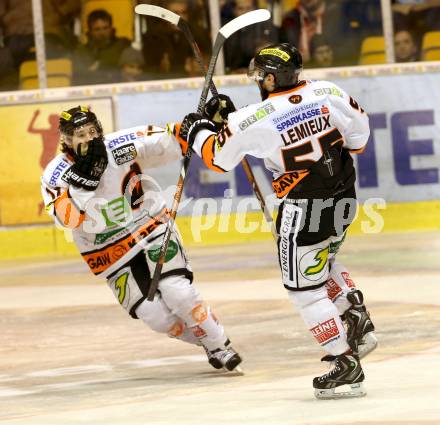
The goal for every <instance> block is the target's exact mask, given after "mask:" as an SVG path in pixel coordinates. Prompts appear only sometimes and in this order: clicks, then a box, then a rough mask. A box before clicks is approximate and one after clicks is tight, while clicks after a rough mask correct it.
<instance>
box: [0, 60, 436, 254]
mask: <svg viewBox="0 0 440 425" xmlns="http://www.w3.org/2000/svg"><path fill="white" fill-rule="evenodd" d="M304 77H306V78H319V79H328V80H331V81H334V82H335V83H336V84H338V85H339V86H340V87H341V88H343V89H345V90H346V91H347V92H348V93H350V95H351V96H353V97H354V98H355V99H356V100H357V101H358V102H359V103H360V104H361V105H362V106H363V107H364V109H365V110H366V111H367V112H368V114H369V117H370V124H371V128H372V134H371V137H370V141H369V143H368V145H367V149H366V150H365V152H364V153H363V154H362V155H359V156H357V158H356V161H357V169H358V181H357V191H358V196H359V199H360V200H361V202H364V201H367V202H371V201H372V202H373V203H374V207H373V209H374V210H375V211H376V212H377V213H379V214H380V215H381V216H382V219H383V221H384V226H383V229H382V230H383V231H411V230H435V229H438V228H440V223H439V222H440V221H439V220H438V218H437V217H438V216H439V211H440V202H439V201H438V199H440V173H439V164H440V136H439V134H440V133H439V131H438V130H439V123H440V106H439V105H438V102H437V99H439V98H440V73H439V65H438V63H420V64H417V65H403V66H398V65H393V66H383V65H382V66H374V67H355V68H336V69H329V70H324V71H322V70H320V71H318V70H312V71H308V72H305V75H304ZM216 83H217V85H218V86H219V87H221V91H222V92H224V93H226V94H229V95H230V96H231V97H232V99H233V100H234V102H235V104H236V106H237V107H240V106H244V105H246V104H249V103H253V102H257V101H258V90H257V89H256V87H254V86H253V85H251V84H249V82H248V81H247V79H246V78H245V77H243V76H229V77H222V78H220V79H218V80H216ZM201 84H202V79H185V80H168V81H154V82H148V83H142V84H122V85H114V86H90V87H72V88H66V89H49V90H47V91H44V92H41V91H30V92H11V93H9V94H8V93H6V94H5V93H2V94H0V121H1V122H2V123H3V124H2V134H1V135H0V137H1V139H2V140H1V143H2V146H4V147H5V155H3V156H2V158H0V170H1V171H0V173H1V175H2V179H1V180H0V226H4V227H3V229H5V230H6V231H2V232H1V233H0V243H1V245H2V246H5V247H6V249H5V250H2V254H1V255H2V257H3V258H11V257H15V256H16V255H20V254H24V253H26V255H28V254H29V255H38V253H40V255H46V254H49V253H55V252H56V253H60V254H66V253H69V252H74V249H73V247H71V246H70V244H68V243H66V242H65V240H64V238H60V237H59V236H56V232H55V231H54V230H53V229H52V228H51V227H37V228H30V227H26V228H25V229H23V228H22V227H21V226H23V225H26V226H27V225H35V224H40V225H42V224H45V223H48V222H49V219H48V217H47V216H46V214H45V212H44V210H42V205H41V195H40V188H39V177H40V175H41V172H42V168H43V167H44V166H45V164H46V163H47V162H48V161H49V159H50V158H51V157H52V156H53V155H54V154H55V152H56V146H57V143H58V140H57V136H56V128H55V127H56V125H55V122H56V117H57V115H58V114H59V112H60V111H61V110H63V109H66V108H68V107H70V106H75V105H77V104H80V103H86V104H87V105H90V106H91V107H92V108H93V109H94V110H95V111H96V112H97V113H98V116H99V117H100V119H101V120H102V121H103V125H104V128H105V129H106V130H107V132H108V131H112V130H116V129H120V128H127V127H131V126H135V125H140V124H142V123H145V124H150V123H154V124H158V125H165V124H166V122H172V121H177V120H181V119H182V117H183V116H184V115H185V113H187V112H189V111H191V110H194V109H195V105H196V104H197V100H198V96H199V93H200V87H201ZM66 98H68V99H69V101H66ZM6 123H8V124H6ZM251 163H252V165H253V168H254V171H255V173H256V176H257V179H258V182H259V184H260V185H261V187H262V189H263V192H264V193H265V195H267V196H269V195H270V175H269V174H268V173H267V172H266V171H265V170H264V168H263V167H262V164H261V162H259V161H257V160H254V159H251ZM23 170H25V172H23ZM178 172H179V163H177V162H176V163H175V164H171V165H170V166H168V167H166V168H163V169H157V170H152V172H151V174H152V176H153V178H155V179H156V180H157V182H158V183H159V184H160V185H161V187H162V188H163V189H164V190H165V193H166V197H167V199H168V200H170V199H171V198H172V195H173V193H174V187H175V184H176V181H177V175H178ZM205 200H206V201H205ZM382 200H383V201H382ZM268 202H269V203H270V202H271V198H268ZM384 202H385V203H386V208H385V209H384V208H383V203H384ZM182 205H183V208H182V210H181V211H179V216H180V219H179V220H180V221H179V224H180V227H181V230H182V232H183V233H184V236H185V239H186V240H187V241H188V243H195V244H198V243H200V242H201V240H200V239H202V241H203V243H208V244H216V243H223V242H225V241H227V242H231V241H232V242H233V241H248V240H264V239H267V238H270V237H271V236H270V233H269V231H268V229H267V226H264V224H262V223H261V222H260V221H261V214H260V213H259V212H258V203H256V201H255V199H253V197H252V192H251V189H250V187H249V184H248V182H247V180H246V177H245V174H244V172H243V170H242V169H241V168H240V167H237V169H236V170H234V171H232V172H230V173H227V174H222V175H219V174H216V173H213V172H212V171H209V170H207V169H206V168H205V167H204V165H203V164H202V162H201V161H200V159H199V158H194V159H193V161H192V164H191V170H190V173H189V176H188V179H187V182H186V185H185V193H184V199H183V202H182ZM206 210H208V217H203V218H201V219H200V218H197V216H199V215H200V214H204V211H206ZM245 212H247V213H248V214H247V217H246V220H247V221H243V214H244V213H245ZM362 214H363V212H362V211H361V214H360V218H362V217H363V216H362ZM367 215H368V214H367ZM224 216H228V217H229V219H228V220H226V221H228V223H227V224H225V219H222V217H224ZM367 219H368V217H367ZM189 220H191V224H192V225H191V226H188V221H189ZM197 220H199V221H198V222H197ZM237 221H239V222H241V223H242V222H243V223H245V225H244V227H245V228H246V231H245V232H243V231H242V229H243V223H242V225H241V227H240V225H238V226H237V225H235V224H234V223H235V222H237ZM250 222H256V223H258V224H256V225H253V226H250V227H249V226H246V223H250ZM361 222H362V220H358V222H357V223H356V225H355V226H353V227H354V228H353V230H352V231H353V232H354V233H358V232H361V231H362V223H361ZM231 223H232V224H231ZM197 225H200V226H201V228H202V231H200V232H199V231H198V230H197ZM11 226H20V228H19V229H17V228H14V229H13V230H11ZM194 226H195V227H194ZM194 229H195V230H194ZM203 235H204V236H205V237H202V236H203Z"/></svg>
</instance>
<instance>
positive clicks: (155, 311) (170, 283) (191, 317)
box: [136, 276, 227, 351]
mask: <svg viewBox="0 0 440 425" xmlns="http://www.w3.org/2000/svg"><path fill="white" fill-rule="evenodd" d="M158 289H159V292H158V293H156V296H155V298H154V301H153V302H150V301H148V300H144V301H143V302H142V303H141V304H140V305H139V307H137V309H136V315H137V317H138V318H139V319H141V320H142V321H144V322H145V323H146V324H147V325H148V326H149V327H150V328H151V329H152V330H154V331H156V332H160V333H165V334H167V335H168V336H169V337H172V338H178V339H181V340H182V341H185V342H188V343H190V344H195V345H203V346H205V347H206V348H207V349H208V350H210V351H212V350H215V349H217V348H224V347H225V342H226V340H227V337H226V336H225V332H224V329H223V326H222V325H221V324H220V323H219V322H218V320H217V318H216V317H215V316H214V314H213V313H212V311H211V309H210V307H205V306H204V304H203V301H202V298H201V296H200V294H199V292H198V291H197V289H196V288H195V287H194V285H191V283H190V281H189V280H188V279H187V278H185V277H184V276H169V277H166V278H165V279H162V280H161V281H160V282H159V288H158Z"/></svg>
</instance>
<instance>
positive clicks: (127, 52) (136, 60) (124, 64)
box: [119, 47, 147, 83]
mask: <svg viewBox="0 0 440 425" xmlns="http://www.w3.org/2000/svg"><path fill="white" fill-rule="evenodd" d="M144 65H145V61H144V57H143V55H142V52H141V51H139V50H136V49H133V47H126V48H125V49H124V50H123V51H122V53H121V57H120V58H119V67H120V71H121V75H120V81H121V82H123V83H132V82H135V81H144V80H146V79H147V76H146V75H145V73H144Z"/></svg>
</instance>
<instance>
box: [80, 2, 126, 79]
mask: <svg viewBox="0 0 440 425" xmlns="http://www.w3.org/2000/svg"><path fill="white" fill-rule="evenodd" d="M115 33H116V31H115V29H114V28H113V19H112V16H111V15H110V14H109V13H108V12H107V11H105V10H101V9H99V10H94V11H93V12H91V13H90V15H89V16H88V18H87V38H88V40H87V43H86V44H81V45H80V46H79V47H78V48H77V49H76V51H75V54H74V57H73V80H74V84H100V83H114V82H117V81H119V78H118V77H119V59H120V56H121V53H122V51H123V50H124V49H125V48H126V47H128V46H129V45H130V40H128V39H127V38H123V37H116V34H115Z"/></svg>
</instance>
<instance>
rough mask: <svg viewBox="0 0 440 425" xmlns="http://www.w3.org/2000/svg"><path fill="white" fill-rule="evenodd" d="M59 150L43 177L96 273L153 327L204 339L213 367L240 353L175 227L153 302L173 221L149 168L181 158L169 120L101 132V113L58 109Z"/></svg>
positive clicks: (52, 206) (49, 199)
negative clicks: (153, 281) (151, 292)
mask: <svg viewBox="0 0 440 425" xmlns="http://www.w3.org/2000/svg"><path fill="white" fill-rule="evenodd" d="M59 130H60V134H61V150H62V153H61V154H59V155H58V156H56V157H55V158H54V159H53V160H52V161H51V162H50V163H49V164H48V166H47V168H46V170H45V171H44V174H43V177H42V194H43V198H44V201H45V206H46V210H47V211H48V212H49V214H50V215H51V216H53V218H54V220H55V221H56V222H57V223H59V224H60V225H61V226H64V227H68V228H71V229H72V234H73V239H74V242H75V243H76V245H77V247H78V249H79V251H80V253H81V255H82V257H83V259H84V260H85V261H86V263H87V265H88V266H89V267H90V269H91V271H92V273H94V274H95V275H99V276H102V277H104V278H105V279H106V280H107V283H108V285H109V287H110V288H111V289H112V291H113V293H114V295H115V296H116V298H117V300H118V301H119V303H120V304H121V306H122V307H123V308H124V309H125V310H126V311H127V312H128V313H129V314H130V316H131V317H133V318H135V319H137V318H139V319H142V320H143V321H144V322H145V323H146V324H147V325H148V326H149V327H150V328H151V329H152V330H154V331H156V332H160V333H164V334H167V335H168V336H169V337H175V338H178V339H180V340H182V341H185V342H188V343H191V344H195V345H199V346H203V348H204V349H205V351H206V353H207V356H208V361H209V363H210V364H211V365H212V366H213V367H214V368H216V369H222V368H223V369H226V370H229V371H231V370H234V369H235V368H237V367H238V365H239V364H240V362H241V358H240V356H239V354H238V353H237V352H236V351H235V350H234V349H233V348H232V346H231V345H230V341H229V339H228V338H227V337H226V335H225V332H224V329H223V326H222V325H221V324H220V323H219V322H218V320H217V319H216V317H215V316H214V314H213V313H212V311H211V309H210V308H209V307H207V306H205V304H204V303H203V300H202V298H201V296H200V294H199V292H198V291H197V289H196V288H195V287H194V285H193V284H192V280H193V273H192V271H191V267H190V265H189V263H188V260H187V256H186V254H185V251H184V248H183V246H182V241H181V238H180V235H179V232H178V229H177V227H176V226H174V229H175V230H173V233H172V236H171V240H170V244H169V248H168V251H167V254H166V262H165V264H164V267H163V271H162V275H161V280H160V282H159V287H158V291H157V293H156V295H155V298H154V301H153V302H150V301H148V300H147V299H146V298H147V294H148V289H149V284H150V276H151V275H152V272H153V271H154V267H155V264H156V262H157V260H158V257H159V250H160V245H161V242H162V238H163V234H164V231H165V224H164V223H166V222H167V220H168V217H169V216H168V211H167V209H166V207H165V202H164V200H163V198H162V196H161V189H160V187H158V185H157V184H156V183H155V182H154V181H153V179H152V178H150V177H149V176H148V175H147V174H144V173H145V171H146V170H148V169H149V168H154V167H158V166H161V165H164V164H167V163H170V162H172V161H176V160H178V159H180V158H181V157H182V153H183V152H182V151H183V150H184V148H185V143H180V142H179V141H178V140H177V139H176V138H175V137H174V135H173V128H171V127H169V128H168V129H167V130H164V129H162V128H159V127H155V126H151V125H150V126H139V127H134V128H129V129H126V130H121V131H117V132H115V133H111V134H108V135H107V136H104V135H103V129H102V126H101V124H100V122H99V120H98V119H97V117H96V115H95V114H94V113H93V112H91V111H90V110H89V109H88V108H87V107H83V106H79V107H75V108H72V109H69V110H68V111H65V112H62V114H61V118H60V122H59Z"/></svg>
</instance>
